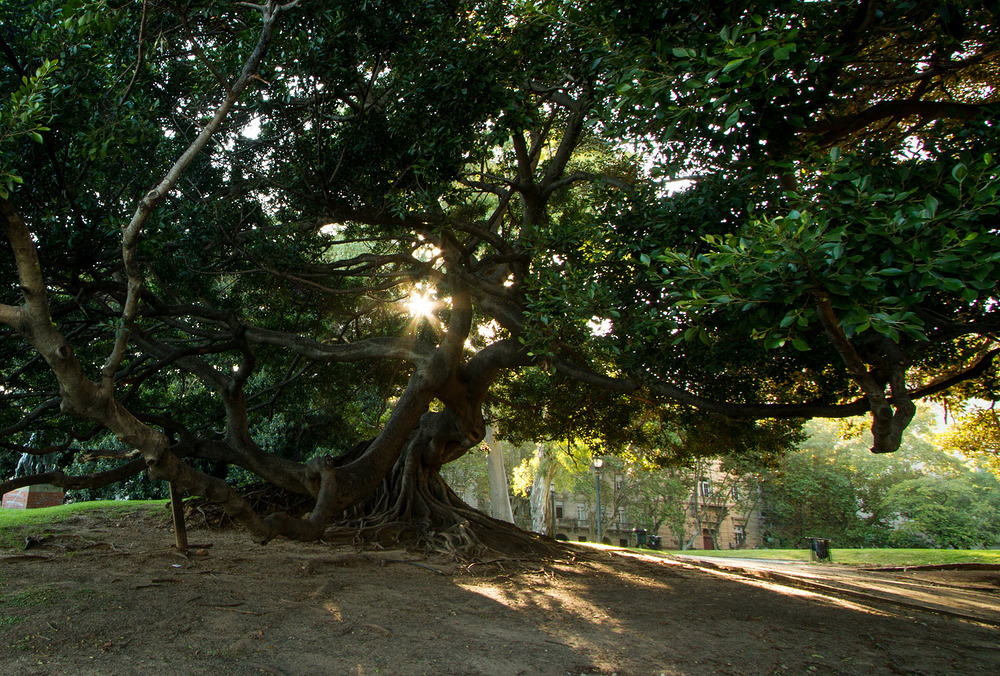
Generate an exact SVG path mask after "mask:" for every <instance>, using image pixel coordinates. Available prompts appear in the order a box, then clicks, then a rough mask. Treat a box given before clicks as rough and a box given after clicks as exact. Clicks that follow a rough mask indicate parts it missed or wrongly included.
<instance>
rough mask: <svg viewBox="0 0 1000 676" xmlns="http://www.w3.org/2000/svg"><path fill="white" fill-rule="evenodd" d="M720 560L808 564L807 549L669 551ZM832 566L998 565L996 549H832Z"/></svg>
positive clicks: (998, 553)
mask: <svg viewBox="0 0 1000 676" xmlns="http://www.w3.org/2000/svg"><path fill="white" fill-rule="evenodd" d="M664 553H665V554H681V555H684V554H688V555H692V556H710V557H713V558H723V559H771V560H781V561H811V560H812V557H811V556H810V553H809V550H808V549H734V550H728V549H718V550H687V551H671V552H664ZM830 555H831V556H832V558H833V562H834V563H843V564H845V565H850V566H928V565H940V564H948V563H994V564H998V565H1000V550H997V549H832V550H830Z"/></svg>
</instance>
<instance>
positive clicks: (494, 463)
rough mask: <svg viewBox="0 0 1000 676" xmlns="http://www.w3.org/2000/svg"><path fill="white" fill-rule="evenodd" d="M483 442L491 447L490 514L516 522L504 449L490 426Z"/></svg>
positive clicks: (489, 470)
mask: <svg viewBox="0 0 1000 676" xmlns="http://www.w3.org/2000/svg"><path fill="white" fill-rule="evenodd" d="M483 443H484V444H486V448H487V449H489V456H488V457H487V461H486V463H487V470H488V473H489V478H490V514H491V515H492V516H493V518H494V519H500V520H501V521H506V522H507V523H514V511H513V510H512V509H511V507H510V487H509V485H508V483H507V472H506V470H505V469H504V465H503V450H502V449H501V448H500V444H499V443H497V440H496V438H495V437H494V436H493V428H492V427H490V426H487V427H486V439H485V440H484V441H483Z"/></svg>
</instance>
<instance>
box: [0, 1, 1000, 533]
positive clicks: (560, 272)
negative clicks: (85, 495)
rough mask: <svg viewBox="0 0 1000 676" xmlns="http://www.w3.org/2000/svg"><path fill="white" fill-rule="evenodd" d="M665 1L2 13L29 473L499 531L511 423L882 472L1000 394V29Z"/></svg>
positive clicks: (988, 15) (972, 22) (785, 7)
mask: <svg viewBox="0 0 1000 676" xmlns="http://www.w3.org/2000/svg"><path fill="white" fill-rule="evenodd" d="M655 4H656V3H654V5H655ZM661 4H662V6H661V7H654V6H651V5H650V3H645V2H644V3H629V2H626V3H620V2H615V3H582V4H581V3H573V2H551V3H499V2H490V1H483V2H466V1H461V0H447V1H431V2H427V1H424V0H421V1H417V0H413V1H412V2H406V1H404V2H392V3H388V2H381V3H380V2H368V3H364V6H363V7H358V6H357V3H347V2H339V1H337V0H293V1H292V2H289V3H287V4H279V3H275V2H268V3H267V4H265V5H261V6H259V7H253V6H250V5H248V4H244V3H240V4H232V5H229V4H227V5H219V4H216V3H211V2H193V3H187V4H185V5H184V6H177V5H174V4H171V3H161V2H157V1H155V0H150V1H149V2H144V3H142V4H141V5H140V4H138V3H133V4H128V5H125V6H123V7H120V8H115V7H110V6H108V5H106V4H105V3H104V2H101V1H96V2H91V1H88V0H79V1H76V0H75V1H74V2H71V3H69V4H63V3H56V2H50V1H47V0H33V1H26V0H25V1H22V2H15V1H14V0H3V2H2V5H3V7H4V9H5V13H6V14H8V15H9V16H16V17H17V18H16V19H15V20H13V21H11V22H10V23H9V24H7V23H5V25H4V30H3V33H2V34H0V40H2V44H0V54H2V61H0V81H2V83H3V91H4V92H5V93H6V94H5V97H6V98H5V99H4V102H3V108H2V113H0V114H2V125H0V129H2V132H0V133H2V134H3V136H2V142H3V146H2V149H0V152H2V160H3V165H2V167H0V172H2V173H0V181H2V185H0V190H2V194H0V207H2V214H3V218H2V225H3V228H4V232H5V235H6V237H7V240H8V241H9V243H10V248H9V249H7V250H6V252H5V253H4V254H3V258H2V259H0V265H2V266H3V269H4V275H5V279H8V280H10V281H9V283H8V285H7V287H5V288H4V289H2V290H0V294H2V297H0V302H2V303H3V304H2V305H0V324H2V325H3V327H4V328H3V330H4V332H5V336H4V341H3V343H2V346H0V349H2V350H3V362H2V363H3V366H2V369H3V381H2V389H0V397H2V398H3V400H4V402H5V403H6V404H7V405H6V407H5V408H4V410H3V411H2V412H0V416H2V418H0V435H2V437H3V438H4V439H5V441H4V444H5V448H7V449H8V450H9V451H12V452H13V453H19V452H22V451H27V452H29V453H43V452H46V451H51V450H52V449H57V450H63V449H67V448H69V447H70V446H71V445H72V446H73V448H81V447H84V448H86V450H87V451H88V453H89V457H96V456H102V455H103V456H108V457H114V458H118V459H119V460H121V461H122V462H121V464H119V465H117V466H116V467H115V468H113V469H109V470H106V471H105V472H103V473H101V474H98V475H94V476H84V477H80V476H77V477H69V476H66V475H64V474H63V473H61V472H58V471H57V472H50V473H48V474H46V475H45V479H46V480H48V481H49V482H50V483H56V484H59V485H63V486H66V487H71V488H72V487H83V486H96V485H100V484H102V483H106V482H109V481H114V480H119V479H121V478H122V477H124V476H129V475H131V474H134V473H137V472H139V471H141V470H143V469H146V470H148V471H149V472H150V474H151V475H152V476H153V477H155V478H162V479H168V480H170V481H172V482H174V483H175V484H177V485H178V486H179V487H180V488H183V489H186V490H188V491H191V492H194V493H198V494H201V495H205V496H207V497H209V498H210V499H211V500H213V501H216V502H218V503H219V504H221V505H223V506H224V507H225V508H226V509H227V510H228V511H229V512H230V513H231V514H233V515H234V516H235V517H236V518H238V519H239V520H241V521H243V522H244V523H245V524H246V525H247V526H248V527H249V528H250V530H251V532H252V533H253V534H254V536H255V537H256V538H257V539H259V540H261V541H267V540H268V539H270V538H272V537H275V536H276V535H279V534H283V535H288V536H291V537H299V538H315V537H319V535H320V534H321V533H322V532H323V530H324V529H325V528H326V526H327V525H328V523H330V522H332V521H334V520H336V519H339V518H341V516H342V515H343V514H345V510H347V513H348V514H350V515H353V516H355V517H358V518H362V517H361V515H365V514H367V517H364V518H368V519H369V520H370V519H371V518H372V515H373V514H375V515H378V516H379V518H382V519H383V520H388V521H392V522H396V521H418V522H421V523H424V524H431V525H433V526H435V527H441V524H445V525H447V524H448V523H453V524H454V523H458V522H460V521H462V519H469V518H472V517H471V516H470V512H469V511H468V510H466V508H465V507H464V506H462V505H461V504H460V503H459V501H458V500H457V498H455V497H454V495H453V494H452V493H451V492H450V491H449V490H448V489H447V487H446V486H444V484H443V482H442V481H441V480H440V477H439V476H438V474H437V469H438V468H440V467H441V466H442V465H443V464H445V463H447V462H449V461H451V460H454V459H455V458H457V457H459V456H461V455H462V454H463V453H465V452H466V451H468V450H469V449H470V448H472V447H474V446H475V445H476V444H478V443H479V441H480V440H481V439H482V438H483V435H484V425H485V422H484V412H485V415H486V416H494V417H498V418H499V419H500V424H501V429H503V427H504V423H506V426H507V427H508V428H510V429H512V430H513V429H515V427H518V426H519V428H520V432H521V433H522V434H524V433H525V432H526V431H528V430H534V431H535V433H536V434H538V435H539V436H548V437H551V438H559V437H565V436H568V435H571V434H572V435H581V436H589V437H590V438H594V439H603V440H605V441H606V442H607V443H610V444H612V445H618V446H622V447H623V446H626V445H627V444H628V443H630V441H632V440H634V439H636V438H638V437H639V436H641V435H642V434H643V430H649V429H651V428H655V429H656V430H657V433H658V434H660V435H661V436H660V438H661V439H691V438H692V436H697V437H698V438H699V439H703V438H707V439H711V438H713V435H715V437H714V438H717V439H720V440H722V442H721V443H724V444H726V445H727V446H729V448H727V450H746V449H752V448H753V447H754V446H755V445H757V446H760V445H761V441H760V440H761V439H764V438H766V439H768V440H773V443H771V442H770V441H769V442H768V443H767V444H764V445H766V446H767V447H768V449H769V450H773V446H774V445H779V446H780V445H781V443H786V442H787V441H789V440H791V439H793V438H794V432H795V425H794V424H787V423H775V422H773V421H774V420H775V419H779V420H785V421H792V420H800V419H802V418H805V417H810V416H824V417H841V416H847V415H855V414H858V413H864V412H865V411H871V413H872V417H873V431H874V432H875V442H874V443H875V445H874V450H877V451H891V450H893V449H894V448H896V447H897V446H898V444H899V436H900V434H901V432H902V429H903V428H905V426H906V424H907V423H908V421H909V419H910V418H911V417H912V415H913V403H912V401H913V399H915V398H917V397H921V396H929V395H935V394H941V393H944V392H946V391H948V390H949V388H954V386H956V385H959V384H963V383H964V384H966V385H968V383H970V382H975V383H977V384H976V385H975V386H974V387H971V388H969V387H967V388H966V390H964V391H963V396H970V395H978V396H984V395H985V396H987V397H992V395H993V392H992V390H991V387H992V380H991V378H992V374H993V365H992V364H993V357H994V355H995V354H996V348H995V344H994V339H993V334H994V332H995V331H996V329H997V322H998V316H997V311H996V300H995V296H996V293H995V286H996V285H995V280H996V278H997V275H996V274H995V273H994V266H996V265H997V262H998V261H1000V237H998V235H997V227H996V226H997V199H998V198H997V172H996V166H995V164H994V160H993V152H994V151H995V148H996V140H997V134H996V125H995V121H994V118H995V112H996V105H997V104H996V97H997V93H996V84H997V78H998V73H997V69H998V54H997V52H996V50H995V47H994V45H995V44H997V39H996V38H997V31H998V14H997V8H996V7H995V6H994V5H995V3H994V5H991V4H989V3H987V5H986V6H984V5H983V3H981V2H965V3H963V2H954V3H948V4H946V5H942V6H941V7H940V8H939V9H937V10H935V11H933V12H929V13H928V12H926V11H924V10H923V9H921V7H923V3H908V2H895V3H892V2H861V3H848V2H813V3H801V2H791V1H787V2H768V3H761V2H733V3H726V4H725V6H724V7H722V8H720V7H717V6H716V4H715V3H704V2H682V3H677V2H670V3H661ZM15 6H16V7H15ZM15 9H17V10H18V11H17V12H14V11H13V10H15ZM6 10H10V11H6ZM706 412H708V413H710V414H711V415H720V416H726V417H728V418H730V419H732V420H736V421H742V422H730V423H727V424H726V425H721V424H719V423H718V422H717V420H716V419H714V418H709V417H706ZM651 420H655V421H656V422H655V424H654V425H651V424H650V421H651ZM758 421H764V422H758ZM767 421H771V422H767ZM105 430H106V431H110V432H111V433H113V434H114V435H115V437H117V439H118V440H119V441H120V442H121V443H122V444H123V445H124V446H123V447H122V448H119V447H112V446H111V445H110V444H109V443H106V442H105V441H104V440H103V437H102V434H104V433H105ZM720 430H726V434H724V435H723V434H719V431H720ZM32 432H40V433H43V434H42V435H41V436H40V437H36V441H35V442H32V443H30V444H29V442H28V440H29V438H30V434H31V433H32ZM644 438H645V437H644ZM782 440H784V441H782ZM704 447H705V448H706V449H710V451H711V452H714V451H717V450H718V444H716V445H714V446H713V445H712V444H711V443H705V444H704ZM116 448H117V449H118V450H116ZM706 452H709V450H706ZM208 461H212V462H214V463H217V464H223V465H228V466H233V467H238V468H242V469H243V470H246V471H248V472H250V473H252V474H254V475H257V476H259V477H262V478H263V479H265V480H266V481H268V482H270V483H273V484H275V485H278V486H280V487H282V488H285V489H287V490H290V491H293V492H298V493H302V494H306V495H310V496H312V497H314V498H315V499H316V501H317V502H316V507H315V509H313V511H312V512H311V515H310V517H309V518H308V519H305V520H303V519H294V518H290V517H288V516H286V515H280V514H279V515H272V516H270V517H267V518H263V517H261V516H259V515H257V514H255V513H254V512H253V511H252V510H251V509H250V508H249V506H248V504H247V503H246V502H245V501H244V500H243V499H242V498H241V497H240V495H239V494H238V493H237V492H236V491H234V490H233V489H232V488H231V487H230V486H229V485H228V484H227V483H226V481H225V480H223V478H221V477H220V476H213V475H212V473H210V472H209V470H208V468H207V466H206V464H205V463H206V462H208ZM203 470H204V471H203ZM34 480H38V478H37V477H36V478H35V479H34ZM26 481H27V480H26V479H17V480H14V481H8V482H6V483H4V484H2V487H3V489H5V490H7V489H10V488H13V487H16V486H18V485H23V484H24V483H25V482H26ZM455 514H460V515H461V518H458V519H456V518H455V516H454V515H455ZM449 519H450V521H449ZM369 522H370V521H369Z"/></svg>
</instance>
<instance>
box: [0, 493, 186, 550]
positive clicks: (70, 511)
mask: <svg viewBox="0 0 1000 676" xmlns="http://www.w3.org/2000/svg"><path fill="white" fill-rule="evenodd" d="M167 502H168V501H167V500H95V501H93V502H75V503H73V504H71V505H58V506H56V507H42V508H39V509H0V549H20V548H21V547H22V546H23V544H24V538H25V537H27V536H28V535H48V534H49V533H48V532H47V531H46V528H47V527H48V526H51V525H53V524H57V523H59V522H61V521H68V520H70V519H72V518H74V517H76V516H78V515H80V514H85V513H87V512H90V511H93V510H100V511H101V512H103V513H105V514H110V515H112V516H115V515H120V514H128V513H134V512H136V511H143V510H144V511H157V510H159V511H162V510H163V506H164V505H165V504H167Z"/></svg>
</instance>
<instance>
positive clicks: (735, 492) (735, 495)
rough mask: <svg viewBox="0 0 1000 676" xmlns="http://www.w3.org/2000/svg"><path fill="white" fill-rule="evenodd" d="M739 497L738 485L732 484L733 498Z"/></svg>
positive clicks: (737, 498)
mask: <svg viewBox="0 0 1000 676" xmlns="http://www.w3.org/2000/svg"><path fill="white" fill-rule="evenodd" d="M739 499H740V485H739V484H733V500H739Z"/></svg>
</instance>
